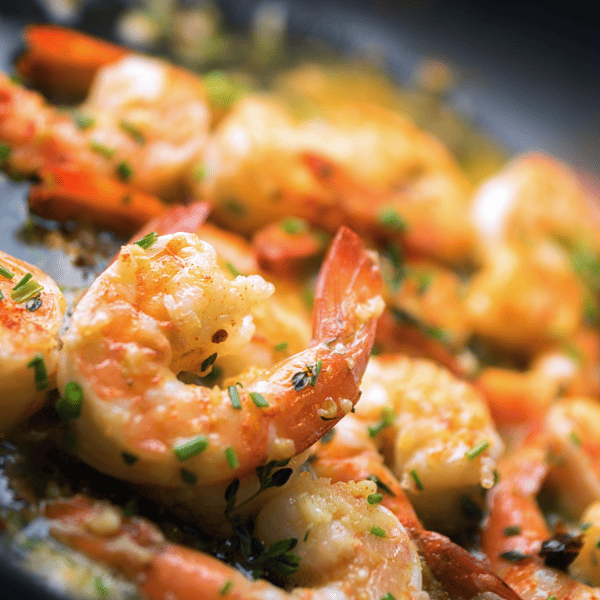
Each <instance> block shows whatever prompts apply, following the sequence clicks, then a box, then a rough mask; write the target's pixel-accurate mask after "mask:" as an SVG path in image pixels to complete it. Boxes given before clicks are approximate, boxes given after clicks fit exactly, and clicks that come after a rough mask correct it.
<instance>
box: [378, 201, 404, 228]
mask: <svg viewBox="0 0 600 600" xmlns="http://www.w3.org/2000/svg"><path fill="white" fill-rule="evenodd" d="M377 220H378V221H379V223H380V225H383V226H385V227H388V228H389V229H395V230H397V231H406V229H408V227H407V225H406V221H405V220H404V219H403V218H402V217H401V216H400V214H399V213H398V211H397V210H396V208H395V207H394V206H384V207H383V208H382V209H381V210H380V211H379V213H378V215H377Z"/></svg>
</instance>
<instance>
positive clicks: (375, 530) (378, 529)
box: [369, 525, 387, 538]
mask: <svg viewBox="0 0 600 600" xmlns="http://www.w3.org/2000/svg"><path fill="white" fill-rule="evenodd" d="M369 533H372V534H373V535H376V536H377V537H380V538H384V537H387V535H386V533H385V530H383V529H381V527H378V526H377V525H373V527H371V529H369Z"/></svg>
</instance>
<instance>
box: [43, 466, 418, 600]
mask: <svg viewBox="0 0 600 600" xmlns="http://www.w3.org/2000/svg"><path fill="white" fill-rule="evenodd" d="M375 487H376V486H375V484H374V483H373V482H362V483H358V484H344V483H338V484H334V485H332V484H329V483H328V482H327V481H326V480H323V479H320V480H316V481H313V480H312V479H311V478H310V476H309V475H308V474H307V473H303V474H302V476H301V477H300V478H299V479H298V480H297V481H296V482H295V483H294V484H293V486H291V487H290V488H288V489H287V490H286V491H284V492H283V494H282V495H281V496H278V497H276V498H274V499H273V500H271V501H270V502H269V503H267V504H266V505H265V507H264V508H263V510H262V511H261V512H260V513H259V515H258V518H257V525H256V529H255V535H256V536H257V538H258V539H259V540H261V542H262V543H263V544H265V546H266V547H269V548H274V544H275V543H276V542H281V541H282V537H283V539H285V541H286V542H290V541H292V540H293V543H292V544H290V546H292V548H293V552H294V554H295V555H296V557H297V559H299V569H298V570H297V571H296V573H295V574H293V575H291V576H290V577H288V578H287V580H286V583H287V584H288V585H289V586H290V590H289V591H285V590H283V589H280V588H277V587H275V586H274V585H272V584H270V583H268V582H266V581H264V580H259V581H251V580H249V579H247V578H246V577H245V576H244V575H242V573H240V572H239V571H236V570H235V569H233V568H232V567H230V566H228V565H226V564H225V563H223V562H221V561H219V560H218V559H216V558H213V557H212V556H209V555H207V554H204V553H202V552H199V551H197V550H192V549H189V548H185V547H183V546H179V545H176V544H173V543H169V542H167V541H166V540H165V539H164V538H163V536H162V535H161V533H160V532H159V531H158V530H156V528H155V527H154V526H152V525H151V524H149V523H148V522H146V521H145V520H143V519H141V518H136V517H133V518H130V517H124V516H123V515H122V514H121V513H120V512H119V511H118V510H117V509H116V508H114V507H112V506H110V505H109V504H107V503H102V502H96V503H91V502H90V501H89V500H86V499H85V498H83V497H76V498H73V499H71V500H58V501H55V502H52V503H50V504H49V505H48V506H47V507H46V516H47V517H48V518H49V526H50V530H51V531H52V533H53V534H54V535H55V536H56V537H58V538H59V539H61V540H63V541H64V542H66V543H67V544H69V545H71V546H73V547H75V548H77V549H80V550H82V551H83V552H84V553H85V554H87V555H89V556H91V557H93V558H95V559H97V560H100V561H102V562H104V563H106V564H108V565H110V566H113V567H114V568H115V569H117V570H118V571H120V572H121V573H123V574H124V575H125V576H126V577H128V578H130V579H135V580H136V581H139V582H140V587H141V589H142V590H143V592H145V594H147V596H148V598H150V599H151V600H163V599H164V598H170V599H172V600H193V599H194V600H195V599H196V598H198V597H202V598H206V599H207V600H211V599H215V600H216V599H217V598H222V597H227V598H232V599H240V600H241V599H242V598H243V599H249V600H250V599H253V600H261V599H262V600H267V599H270V600H275V599H276V600H285V599H293V598H296V599H298V600H300V599H302V600H309V599H315V600H317V599H321V598H322V599H323V600H325V599H326V598H339V599H340V600H342V599H344V600H345V599H348V600H350V599H354V598H356V599H358V598H360V599H363V598H365V599H371V600H378V599H380V598H383V597H386V595H389V596H391V597H394V598H407V599H409V600H419V599H421V598H425V597H426V594H423V592H422V581H421V564H420V561H419V557H418V554H417V552H416V548H415V546H414V544H413V543H412V542H411V540H410V539H409V538H408V536H407V534H406V531H405V530H404V528H403V527H402V525H401V524H400V522H399V521H398V520H397V518H396V517H394V516H393V515H392V514H391V513H390V512H389V511H388V510H386V509H385V508H382V507H381V506H377V505H372V504H369V503H368V502H367V497H368V495H369V494H370V493H372V492H373V491H374V490H375ZM297 564H298V563H297ZM295 585H300V586H302V587H294V586H295Z"/></svg>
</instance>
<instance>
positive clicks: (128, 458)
mask: <svg viewBox="0 0 600 600" xmlns="http://www.w3.org/2000/svg"><path fill="white" fill-rule="evenodd" d="M121 458H122V459H123V462H124V463H125V464H126V465H128V466H130V467H131V466H132V465H134V464H135V463H136V462H137V461H138V460H139V457H138V456H136V455H135V454H131V453H129V452H122V453H121Z"/></svg>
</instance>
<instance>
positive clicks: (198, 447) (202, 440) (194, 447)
mask: <svg viewBox="0 0 600 600" xmlns="http://www.w3.org/2000/svg"><path fill="white" fill-rule="evenodd" d="M207 448H208V439H207V438H206V436H205V435H202V434H200V435H197V436H196V437H195V438H192V439H191V440H187V441H185V442H182V443H181V444H178V445H177V446H175V447H174V448H173V452H174V453H175V456H176V457H177V458H178V459H179V460H180V461H184V460H187V459H188V458H192V456H196V455H197V454H200V453H201V452H204V451H205V450H206V449H207Z"/></svg>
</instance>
